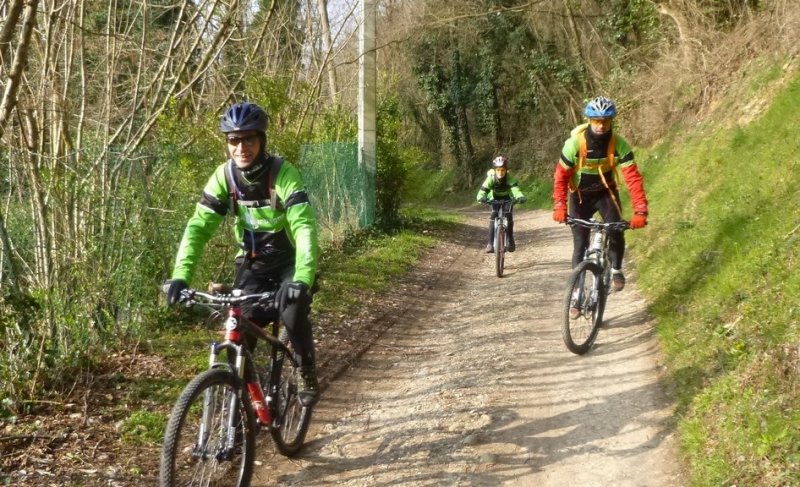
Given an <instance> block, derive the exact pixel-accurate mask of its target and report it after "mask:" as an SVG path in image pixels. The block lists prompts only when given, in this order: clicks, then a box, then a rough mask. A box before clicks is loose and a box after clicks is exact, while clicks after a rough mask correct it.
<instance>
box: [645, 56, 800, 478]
mask: <svg viewBox="0 0 800 487" xmlns="http://www.w3.org/2000/svg"><path fill="white" fill-rule="evenodd" d="M772 71H773V70H771V71H770V72H772ZM754 78H758V76H754ZM726 122H727V123H729V124H730V122H731V120H727V121H726ZM798 126H800V77H798V78H795V79H794V80H793V81H791V82H790V83H788V84H787V85H786V86H785V87H784V89H783V91H782V92H781V93H780V94H779V95H778V96H777V98H776V99H775V100H774V101H773V103H772V104H771V105H770V107H769V108H768V109H766V110H765V111H763V112H762V113H761V116H760V117H759V118H757V119H755V120H753V121H752V122H747V123H744V124H742V125H739V124H736V123H734V124H732V126H729V127H722V128H720V127H718V126H703V127H694V128H693V129H692V131H691V132H688V131H687V132H681V133H676V134H675V135H674V137H671V138H670V139H669V140H667V141H665V142H664V143H662V144H661V145H660V146H658V147H657V148H655V149H654V150H652V151H651V152H649V153H646V154H644V156H643V157H640V160H641V161H642V162H641V166H642V170H643V173H644V175H645V179H646V182H647V187H648V196H649V198H650V202H651V206H650V210H651V224H650V225H649V226H648V227H647V229H646V230H644V231H640V232H631V238H630V242H631V245H630V248H631V249H632V251H633V255H634V257H635V263H636V269H637V272H638V275H639V283H640V285H641V287H642V288H643V290H644V291H645V292H646V294H647V295H648V297H649V300H650V302H651V312H652V313H653V314H654V315H655V316H656V317H657V318H658V323H659V324H658V332H659V334H660V337H661V340H662V344H663V348H664V351H665V352H666V355H667V359H668V365H669V367H670V370H671V377H672V380H673V384H674V386H675V390H676V391H677V394H678V397H679V415H680V423H679V430H680V438H681V442H682V446H683V451H684V453H685V455H686V458H687V459H688V463H689V464H690V466H691V469H692V475H693V480H692V482H693V484H694V485H699V486H706V485H726V486H727V485H750V486H784V485H800V428H798V424H800V326H798V320H799V319H800V306H798V304H797V303H798V302H800V269H798V258H797V249H798V238H800V210H799V209H800V191H798V187H800V172H799V171H798V170H800V162H798V161H800V144H798V142H797V140H798V137H797V133H796V132H797V127H798Z"/></svg>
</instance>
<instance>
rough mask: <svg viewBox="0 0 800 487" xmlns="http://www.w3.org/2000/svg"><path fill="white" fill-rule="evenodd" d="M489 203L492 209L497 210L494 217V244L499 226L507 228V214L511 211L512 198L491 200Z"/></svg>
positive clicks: (512, 205)
mask: <svg viewBox="0 0 800 487" xmlns="http://www.w3.org/2000/svg"><path fill="white" fill-rule="evenodd" d="M490 203H491V205H492V211H497V217H495V219H494V235H495V244H497V235H498V232H499V230H500V228H501V227H502V228H503V229H507V228H508V214H509V213H511V212H512V209H513V207H514V200H499V201H498V200H493V201H490Z"/></svg>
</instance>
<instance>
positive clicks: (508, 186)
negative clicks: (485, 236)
mask: <svg viewBox="0 0 800 487" xmlns="http://www.w3.org/2000/svg"><path fill="white" fill-rule="evenodd" d="M489 193H491V196H490V195H489ZM477 198H478V202H479V203H486V202H488V201H489V200H495V201H500V200H512V199H513V200H514V201H516V202H518V203H524V202H525V201H526V198H525V195H524V194H522V191H521V190H520V189H519V181H517V178H515V177H514V176H512V175H511V174H509V173H508V157H506V156H497V157H495V158H494V160H492V168H491V169H489V171H488V172H487V173H486V180H484V181H483V184H481V187H480V189H479V190H478V196H477ZM506 217H507V219H508V245H506V250H508V251H509V252H513V251H514V250H516V248H517V245H516V243H515V242H514V218H513V215H512V214H511V213H508V214H507V215H506ZM495 218H497V211H495V210H494V209H493V210H492V214H491V215H490V216H489V243H488V244H486V253H488V254H491V253H492V252H494V219H495Z"/></svg>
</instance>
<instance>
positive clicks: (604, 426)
mask: <svg viewBox="0 0 800 487" xmlns="http://www.w3.org/2000/svg"><path fill="white" fill-rule="evenodd" d="M463 211H464V212H465V214H467V215H468V220H467V223H466V224H465V225H464V226H463V228H462V229H461V230H460V231H459V232H458V235H457V238H455V239H454V240H453V241H451V242H447V243H443V244H441V245H440V246H439V247H438V248H437V250H436V251H435V252H434V253H432V254H431V255H430V257H429V258H428V259H426V260H425V261H424V262H423V263H422V264H421V265H420V267H419V269H418V271H417V272H415V274H414V276H413V280H412V281H410V282H406V283H403V284H402V285H398V289H397V291H396V292H395V293H393V296H392V297H391V298H390V299H388V301H387V303H386V305H385V306H386V307H385V309H386V313H385V314H384V316H383V320H382V321H383V322H382V323H381V326H378V327H375V329H383V330H385V331H383V332H382V333H381V334H380V336H378V337H376V338H374V344H373V345H372V346H371V347H370V348H369V349H368V350H367V351H366V352H365V353H364V354H363V355H362V356H361V357H360V359H359V360H358V361H356V362H355V363H354V364H353V365H352V366H351V367H350V368H348V369H346V370H345V371H344V372H343V373H341V374H339V376H338V377H337V378H336V379H335V380H333V381H332V382H330V384H329V387H328V388H327V389H326V390H325V392H324V394H323V398H322V401H321V402H320V404H319V406H318V408H317V411H316V412H315V414H316V416H315V418H314V424H313V426H312V431H311V432H310V434H309V437H308V441H307V445H306V447H305V449H304V450H303V452H302V454H301V455H299V456H298V457H296V458H293V459H285V458H283V457H281V456H279V455H276V454H273V453H271V448H270V446H269V444H268V442H266V441H264V442H262V444H261V445H260V446H259V451H260V452H261V453H260V455H261V458H260V460H261V461H260V462H259V463H260V466H259V467H258V468H257V470H256V476H255V478H254V481H253V485H254V486H255V487H261V486H269V485H303V486H317V485H319V486H322V485H343V486H389V485H403V486H423V485H425V486H428V485H430V486H439V485H452V486H495V485H509V486H528V485H535V486H541V487H546V486H565V485H580V486H582V487H592V486H612V485H613V486H615V487H622V486H632V487H633V486H635V487H643V486H652V487H656V486H669V487H676V486H682V485H687V481H686V480H685V477H684V475H683V473H682V466H681V465H680V463H679V461H678V459H677V453H676V451H677V448H676V440H675V437H674V434H673V429H672V428H673V424H672V412H673V408H674V405H673V404H672V402H671V401H670V398H669V397H668V396H667V395H666V394H665V393H664V391H663V389H662V386H661V385H660V375H659V374H660V371H661V369H662V367H661V365H660V355H659V349H658V343H657V341H656V339H655V337H654V334H653V323H652V322H649V321H648V319H647V316H646V314H645V311H644V302H643V300H642V298H641V296H640V295H639V294H638V292H637V290H636V287H635V279H631V278H630V276H629V279H628V286H627V288H626V289H625V291H623V292H622V293H617V294H614V295H612V296H611V297H610V298H609V302H608V308H607V311H606V326H605V327H604V328H603V329H602V330H601V331H600V334H599V336H598V339H597V342H596V345H595V348H594V349H593V350H591V351H590V352H589V353H588V354H587V355H585V356H576V355H573V354H571V353H570V352H568V351H567V349H566V348H565V346H564V344H563V342H562V340H561V334H560V327H559V326H560V325H559V320H560V316H561V309H560V307H561V300H562V294H563V292H564V291H563V289H564V286H565V281H566V278H567V275H568V274H569V260H570V255H571V246H572V239H571V236H570V232H569V230H568V229H567V228H566V227H564V226H559V225H556V224H554V223H553V222H552V221H551V220H550V215H549V213H547V212H543V211H524V210H522V211H517V212H516V213H515V219H516V230H517V251H516V252H515V253H513V254H508V257H507V258H506V275H505V277H503V278H502V279H498V278H496V277H494V267H493V265H494V264H493V256H491V255H488V254H485V253H483V246H484V245H485V243H484V238H485V234H486V225H487V216H488V214H487V212H486V211H485V209H483V208H467V209H464V210H463Z"/></svg>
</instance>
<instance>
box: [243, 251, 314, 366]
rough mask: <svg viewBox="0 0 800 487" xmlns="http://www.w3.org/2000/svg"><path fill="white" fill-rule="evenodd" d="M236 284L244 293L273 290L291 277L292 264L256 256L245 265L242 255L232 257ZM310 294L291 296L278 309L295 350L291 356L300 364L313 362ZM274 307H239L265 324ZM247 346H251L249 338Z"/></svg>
mask: <svg viewBox="0 0 800 487" xmlns="http://www.w3.org/2000/svg"><path fill="white" fill-rule="evenodd" d="M236 275H237V277H238V279H237V287H238V288H239V289H242V291H243V292H244V293H245V294H251V293H262V292H267V291H277V289H278V288H279V287H280V285H281V284H285V283H290V282H292V281H293V280H294V266H289V267H284V268H282V269H280V268H277V269H276V268H275V267H274V266H271V265H269V263H267V262H264V261H260V260H258V259H255V260H252V261H250V263H249V265H248V264H247V262H246V261H244V259H243V258H241V257H240V258H237V259H236ZM311 301H312V299H311V297H310V295H308V294H305V295H303V296H301V299H298V300H294V301H292V302H290V303H288V304H287V305H286V307H285V308H284V309H283V310H281V318H282V321H283V324H284V326H286V330H287V331H288V332H289V340H290V341H291V343H292V348H293V349H294V351H295V359H296V360H297V361H298V362H299V363H300V365H312V364H313V363H314V338H313V335H312V330H311V321H310V320H309V319H308V315H309V313H310V312H311ZM276 313H277V310H276V309H274V308H265V307H263V306H258V305H253V306H247V307H244V308H243V314H244V315H245V316H246V317H247V318H249V319H251V320H252V321H254V322H255V323H257V324H259V325H262V326H263V325H266V324H267V323H269V322H270V321H272V320H274V319H275V318H276ZM248 346H250V347H251V348H252V345H251V343H250V342H248Z"/></svg>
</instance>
